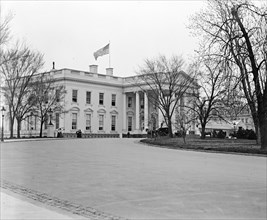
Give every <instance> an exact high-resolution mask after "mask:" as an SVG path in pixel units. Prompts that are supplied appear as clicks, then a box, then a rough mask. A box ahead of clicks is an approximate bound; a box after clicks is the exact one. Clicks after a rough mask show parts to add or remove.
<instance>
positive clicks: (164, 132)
mask: <svg viewBox="0 0 267 220" xmlns="http://www.w3.org/2000/svg"><path fill="white" fill-rule="evenodd" d="M157 133H158V135H159V136H167V135H168V134H169V129H168V127H164V128H159V129H158V130H157Z"/></svg>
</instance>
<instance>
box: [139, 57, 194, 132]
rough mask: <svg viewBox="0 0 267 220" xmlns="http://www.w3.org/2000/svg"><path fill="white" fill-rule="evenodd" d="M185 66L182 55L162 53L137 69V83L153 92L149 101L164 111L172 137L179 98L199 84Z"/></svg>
mask: <svg viewBox="0 0 267 220" xmlns="http://www.w3.org/2000/svg"><path fill="white" fill-rule="evenodd" d="M183 67H184V60H183V59H182V58H181V57H178V56H172V57H171V58H170V59H167V58H166V56H163V55H160V56H159V57H158V58H156V59H146V60H145V62H144V64H143V66H142V67H139V71H137V74H138V77H137V81H136V85H137V86H138V87H139V88H141V89H142V90H143V91H144V92H147V91H149V93H150V94H151V95H150V97H149V98H150V99H149V101H150V102H151V103H152V104H156V106H157V107H158V109H159V110H160V112H161V113H162V115H163V117H164V120H165V122H166V124H167V126H168V133H169V136H170V137H173V133H172V116H173V113H174V110H175V108H176V106H177V103H178V101H179V99H181V97H183V95H184V94H185V93H186V92H188V90H189V89H192V88H191V87H194V86H196V85H197V84H196V81H195V79H194V76H193V75H192V74H190V73H188V74H186V73H185V72H184V71H183V70H182V69H183Z"/></svg>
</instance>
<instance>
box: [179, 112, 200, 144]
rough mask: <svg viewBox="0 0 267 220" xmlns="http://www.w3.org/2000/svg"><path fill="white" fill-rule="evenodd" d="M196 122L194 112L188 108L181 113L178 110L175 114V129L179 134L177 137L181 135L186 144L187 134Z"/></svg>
mask: <svg viewBox="0 0 267 220" xmlns="http://www.w3.org/2000/svg"><path fill="white" fill-rule="evenodd" d="M195 121H196V117H195V114H194V111H192V110H191V109H186V108H182V109H181V110H180V111H179V110H178V109H177V112H176V114H175V127H176V129H177V132H178V134H177V135H181V137H182V138H183V140H184V143H185V144H186V134H187V132H188V130H189V129H190V128H191V127H192V124H194V122H195ZM192 122H193V123H192Z"/></svg>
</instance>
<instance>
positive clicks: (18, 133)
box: [17, 118, 21, 138]
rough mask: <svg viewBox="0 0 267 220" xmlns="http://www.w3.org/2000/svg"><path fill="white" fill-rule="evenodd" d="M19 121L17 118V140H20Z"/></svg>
mask: <svg viewBox="0 0 267 220" xmlns="http://www.w3.org/2000/svg"><path fill="white" fill-rule="evenodd" d="M20 128H21V120H20V119H18V118H17V138H20Z"/></svg>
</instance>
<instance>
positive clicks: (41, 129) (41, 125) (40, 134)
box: [39, 121, 44, 138]
mask: <svg viewBox="0 0 267 220" xmlns="http://www.w3.org/2000/svg"><path fill="white" fill-rule="evenodd" d="M43 124H44V122H43V121H41V124H40V133H39V137H40V138H41V137H42V136H43Z"/></svg>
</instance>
